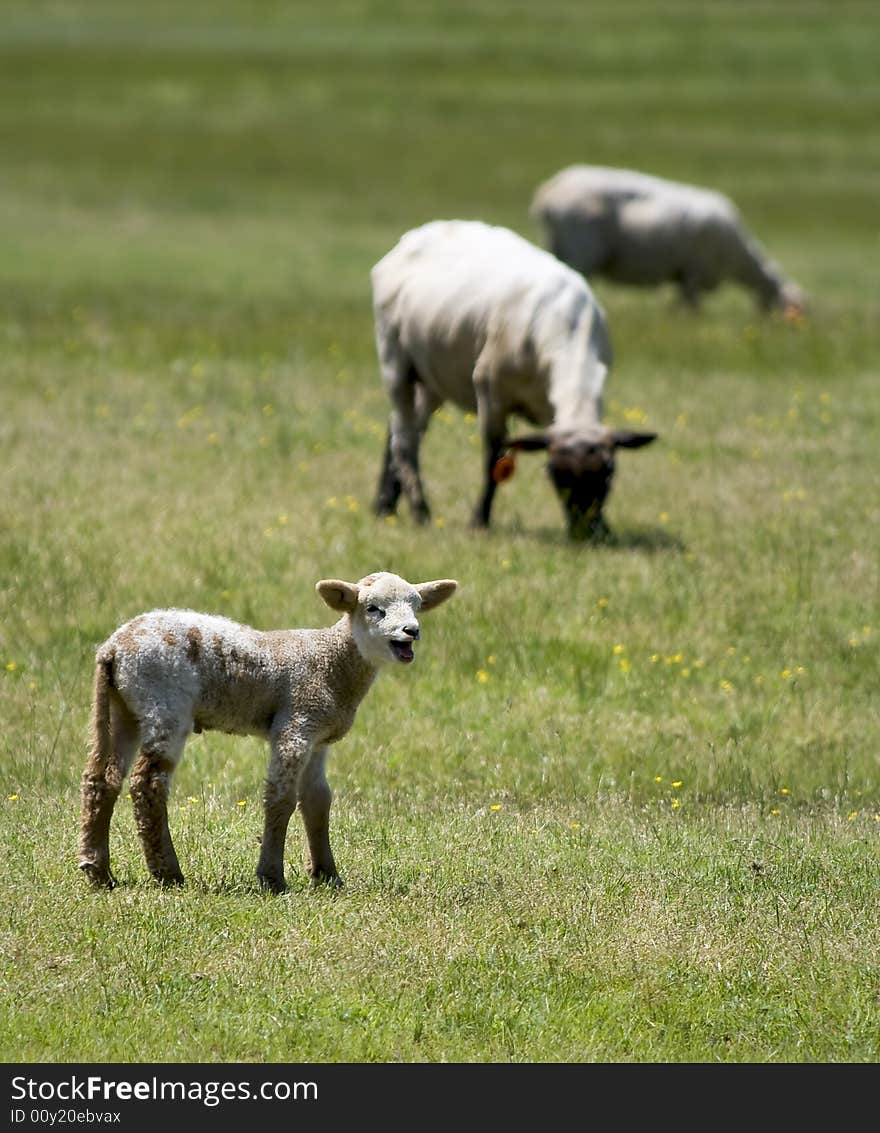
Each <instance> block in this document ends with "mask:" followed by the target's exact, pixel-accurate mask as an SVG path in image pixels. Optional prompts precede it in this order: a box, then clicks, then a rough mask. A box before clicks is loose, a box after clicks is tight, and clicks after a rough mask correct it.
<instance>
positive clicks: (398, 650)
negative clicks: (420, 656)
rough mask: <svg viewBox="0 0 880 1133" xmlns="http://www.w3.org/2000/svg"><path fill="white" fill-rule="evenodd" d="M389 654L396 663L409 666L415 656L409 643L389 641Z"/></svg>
mask: <svg viewBox="0 0 880 1133" xmlns="http://www.w3.org/2000/svg"><path fill="white" fill-rule="evenodd" d="M388 644H389V645H390V646H391V652H392V653H393V654H394V656H395V657H396V658H397V660H398V661H405V662H406V663H407V664H409V662H410V661H415V659H416V655H415V653H413V647H412V642H411V641H393V640H392V641H389V643H388Z"/></svg>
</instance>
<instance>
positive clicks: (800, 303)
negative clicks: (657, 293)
mask: <svg viewBox="0 0 880 1133" xmlns="http://www.w3.org/2000/svg"><path fill="white" fill-rule="evenodd" d="M531 215H532V217H533V218H534V219H536V220H537V221H538V222H539V223H540V224H541V225H542V226H543V229H544V233H545V238H546V243H547V247H548V248H549V249H550V250H551V251H552V252H553V254H554V255H555V256H558V257H559V259H560V260H562V261H564V262H565V263H567V264H569V265H570V266H571V267H573V268H575V269H576V270H577V271H579V272H581V273H582V274H583V275H585V276H586V277H587V278H588V279H593V278H596V277H603V278H605V279H609V280H612V281H614V282H617V283H629V284H638V285H643V286H650V285H653V284H660V283H666V282H671V283H675V284H677V285H678V288H679V291H680V293H681V296H682V298H683V300H684V301H685V302H686V303H687V304H689V305H690V306H692V307H694V308H696V307H698V306H699V303H700V297H701V295H702V294H703V293H704V292H708V291H712V290H714V289H715V288H716V287H717V286H718V285H719V284H720V283H723V282H724V281H725V280H730V281H732V282H735V283H739V284H741V285H742V286H743V287H745V288H746V289H748V290H749V291H751V292H752V294H753V295H754V297H755V300H756V302H757V304H758V306H759V307H760V308H761V309H762V310H770V309H772V308H780V309H782V310H784V311H785V312H786V313H787V314H789V315H795V314H797V313H800V312H801V311H802V310H803V308H804V306H805V303H806V296H805V294H804V292H803V291H802V290H801V288H800V287H798V285H797V284H795V283H792V282H791V281H790V280H787V279H786V278H785V277H784V276H783V274H782V272H781V271H780V269H779V267H778V266H777V265H776V264H774V263H773V262H772V261H771V260H769V259H768V258H767V256H766V255H765V253H764V251H763V250H762V248H761V246H760V245H759V244H758V242H757V240H755V238H754V237H753V236H752V235H751V234H750V233H749V232H748V230H747V229H746V227H745V225H744V224H743V221H742V219H741V217H740V215H739V213H738V211H737V209H736V207H735V205H734V204H733V202H732V201H730V200H729V199H728V198H727V197H725V196H723V195H722V194H721V193H716V192H713V191H711V190H709V189H700V188H697V187H696V186H693V185H683V184H679V183H678V182H675V181H665V180H663V179H662V178H660V177H652V176H650V175H648V174H645V173H635V172H633V171H631V170H629V169H608V168H605V167H604V166H600V165H571V166H569V167H567V168H566V169H562V170H560V172H559V173H557V174H556V175H555V176H553V177H551V178H550V179H549V180H548V181H546V182H544V184H543V185H540V186H539V187H538V189H537V191H536V192H535V195H534V198H533V200H532V206H531Z"/></svg>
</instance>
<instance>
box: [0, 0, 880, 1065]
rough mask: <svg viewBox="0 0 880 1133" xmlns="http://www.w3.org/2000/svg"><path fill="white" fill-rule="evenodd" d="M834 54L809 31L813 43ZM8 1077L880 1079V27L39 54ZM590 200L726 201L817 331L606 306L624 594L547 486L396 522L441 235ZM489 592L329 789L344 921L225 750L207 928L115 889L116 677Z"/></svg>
mask: <svg viewBox="0 0 880 1133" xmlns="http://www.w3.org/2000/svg"><path fill="white" fill-rule="evenodd" d="M795 11H796V15H795V14H794V13H795ZM0 21H2V35H0V250H2V254H0V341H2V350H0V394H2V414H0V438H2V452H3V463H4V468H3V491H2V493H0V531H2V537H0V721H2V734H0V846H2V851H3V860H4V863H5V872H6V879H7V886H8V893H9V895H8V898H7V900H6V901H4V902H3V904H2V907H0V965H2V969H0V970H2V973H3V981H4V991H3V994H2V996H0V1060H2V1061H5V1062H19V1061H22V1062H28V1061H34V1062H44V1061H45V1062H50V1061H54V1062H65V1061H83V1062H90V1061H98V1062H104V1061H107V1062H112V1061H117V1062H141V1061H168V1062H191V1061H192V1062H233V1061H245V1062H263V1061H265V1062H286V1061H306V1062H308V1061H312V1062H392V1061H402V1062H511V1061H514V1062H557V1061H571V1062H667V1063H668V1062H862V1063H864V1062H874V1061H877V1060H878V1058H880V919H878V893H880V853H878V840H880V761H878V755H880V713H878V685H880V652H878V642H880V608H878V581H880V562H878V550H880V545H878V542H880V541H878V530H880V493H878V486H880V476H878V471H880V464H878V452H880V286H878V270H877V265H878V253H880V246H878V233H880V229H878V222H877V201H878V198H880V135H878V133H877V128H876V127H877V122H878V121H880V72H878V71H877V66H876V44H877V42H878V37H880V9H878V7H877V5H876V4H874V3H870V2H864V3H860V2H848V0H842V2H840V3H831V2H827V3H819V2H816V3H803V4H798V5H796V6H795V5H792V4H789V3H786V2H785V0H778V2H775V3H774V2H770V3H750V2H746V3H716V4H704V3H702V2H697V0H676V2H672V3H662V4H652V3H638V2H630V0H615V2H613V3H611V2H608V3H595V4H594V3H591V4H581V3H577V2H575V0H570V2H569V0H556V2H548V3H540V4H538V3H535V4H525V3H502V2H501V0H481V2H478V3H457V2H453V3H448V2H441V0H431V2H422V3H417V4H405V3H392V2H378V0H377V2H370V0H364V2H358V3H355V2H353V0H352V2H348V3H330V4H326V3H322V4H318V3H313V2H303V3H299V2H298V3H293V4H287V5H285V4H279V3H269V2H265V3H260V4H245V3H244V2H243V0H220V2H218V3H214V4H211V5H202V4H197V3H195V2H192V3H182V4H180V3H175V4H171V3H168V2H159V3H154V4H150V5H136V4H134V3H131V2H128V0H126V2H123V3H119V2H116V3H110V2H109V0H107V2H99V0H68V2H65V3H43V2H33V3H27V4H26V3H23V2H22V3H14V2H7V3H4V4H3V6H2V15H0ZM572 161H590V162H596V163H601V164H609V165H621V166H632V167H636V168H641V169H645V170H648V171H651V172H654V173H658V174H660V175H662V176H669V177H673V178H676V179H679V180H687V181H694V182H696V183H700V184H706V185H711V186H714V187H716V188H719V189H721V190H723V191H725V192H728V193H729V194H730V195H731V196H733V198H734V199H735V200H736V201H737V203H738V204H739V205H740V207H741V209H742V211H743V213H744V215H745V217H746V219H747V221H748V222H749V224H750V226H751V228H752V229H753V231H754V232H755V233H756V234H757V235H758V237H759V238H760V239H761V240H762V242H763V243H764V244H765V245H766V246H767V247H768V249H769V250H770V252H771V254H772V255H773V256H774V258H776V259H777V260H778V261H779V262H780V263H781V264H782V265H783V266H784V268H785V269H786V270H787V272H788V273H789V274H790V275H791V276H793V277H794V278H795V279H796V280H797V281H798V282H799V283H801V284H802V286H804V287H805V288H806V289H807V290H808V292H809V293H810V294H811V296H812V297H813V305H812V309H811V313H810V316H809V318H808V319H806V320H805V321H803V322H801V323H796V324H792V323H788V322H785V321H784V320H782V319H775V318H770V319H760V318H758V317H757V316H756V315H755V313H754V311H753V309H752V305H751V303H750V302H749V300H748V299H747V297H746V296H744V295H743V294H740V293H738V292H737V291H735V290H734V289H732V288H723V289H721V290H719V291H718V292H717V293H716V294H715V295H713V296H712V297H711V298H710V299H709V300H708V301H707V303H706V306H705V310H704V311H703V313H702V314H700V315H699V316H696V317H695V316H693V315H691V314H688V313H687V312H684V311H682V310H680V309H679V308H677V307H676V305H675V304H674V302H673V296H672V294H671V293H670V292H668V291H667V290H665V289H660V290H659V291H655V292H643V293H642V292H635V291H628V290H625V289H622V288H613V287H611V286H607V285H601V284H598V283H597V284H596V286H595V290H596V292H597V294H598V296H599V298H600V299H601V300H602V302H603V304H604V305H605V307H606V310H607V312H608V317H609V322H610V328H611V333H612V337H613V340H614V346H615V366H614V370H613V373H612V375H611V377H610V380H609V384H608V387H607V393H608V397H607V417H608V420H609V422H610V423H611V424H618V425H623V424H625V423H637V425H638V427H643V428H650V429H653V430H656V431H657V432H658V433H659V435H660V439H659V440H658V441H657V442H656V443H655V444H654V445H652V446H650V447H648V448H645V449H643V450H640V451H638V452H623V453H622V454H621V456H620V459H619V467H618V474H617V478H616V481H615V486H614V491H613V493H612V496H611V498H610V501H609V506H608V511H607V515H608V519H609V522H610V523H611V525H612V527H613V529H614V532H615V535H616V538H615V540H614V542H612V543H611V544H609V545H604V546H598V547H586V548H585V547H575V546H571V545H569V544H568V543H567V541H566V539H565V535H564V529H563V521H562V513H561V510H560V508H559V506H558V504H557V502H556V500H555V497H554V496H553V494H552V490H551V487H550V485H549V483H548V481H547V478H546V476H545V474H544V471H543V468H542V463H541V458H540V457H539V456H535V457H533V458H531V459H528V458H527V457H523V458H522V459H521V460H520V463H519V468H518V471H517V475H516V477H515V478H514V479H513V480H512V481H511V482H510V483H509V484H506V485H505V486H504V487H503V489H502V490H501V491H500V492H499V496H498V499H497V502H496V509H495V515H494V523H495V525H494V529H493V530H492V532H491V533H490V534H488V535H476V534H474V533H473V532H471V531H469V530H468V528H467V520H468V516H469V513H470V509H471V506H472V504H473V502H474V500H475V498H476V494H477V491H478V487H479V467H480V460H479V448H478V444H477V436H476V429H475V424H474V422H473V420H471V419H470V418H468V417H467V416H465V415H464V414H462V413H460V412H459V411H457V410H453V409H449V410H443V411H441V413H440V414H438V417H437V419H436V420H435V422H434V424H433V425H432V428H431V430H430V432H429V434H428V437H427V440H426V444H425V449H424V453H423V467H424V470H425V478H426V484H427V488H428V491H429V493H430V499H431V503H432V506H433V512H434V515H435V517H436V518H435V521H434V524H433V525H432V526H431V527H429V528H427V529H420V528H416V527H414V526H413V525H412V524H411V523H410V521H409V517H408V515H407V514H406V512H405V511H404V510H402V511H401V514H400V516H399V517H398V518H397V520H396V522H384V521H382V522H380V521H378V520H377V519H375V518H374V517H373V516H372V514H371V510H370V505H371V499H372V495H373V490H374V486H375V483H376V480H377V477H378V471H379V462H380V456H381V448H382V443H383V438H384V430H385V417H386V403H385V399H384V394H383V392H382V390H381V388H380V384H379V379H378V370H377V365H376V360H375V351H374V344H373V330H372V322H371V312H370V302H369V289H368V273H369V268H370V266H371V265H372V263H373V262H374V261H375V260H376V259H378V258H379V257H380V256H381V255H382V254H384V252H385V251H387V249H388V248H389V247H390V246H391V245H392V244H393V243H394V242H395V241H396V239H397V237H398V236H399V235H400V234H401V233H402V232H403V231H404V230H405V229H407V228H409V227H411V226H412V225H414V224H418V223H421V222H423V221H425V220H429V219H433V218H436V217H443V216H461V217H479V218H482V219H485V220H489V221H492V222H498V223H502V224H506V225H509V226H511V227H513V228H514V229H516V230H517V231H519V232H521V233H522V234H523V235H525V236H528V237H530V238H532V239H535V240H537V239H539V234H538V233H537V231H536V230H534V229H533V227H532V225H531V222H530V221H529V218H528V213H527V210H528V203H529V199H530V196H531V193H532V191H533V189H534V187H535V186H536V185H537V184H538V183H539V182H540V181H541V180H543V179H544V178H545V177H547V176H548V175H549V174H551V173H553V172H554V171H555V170H556V169H558V168H560V167H562V166H563V165H566V164H569V163H570V162H572ZM373 569H388V570H393V571H395V572H397V573H400V574H403V575H405V576H406V577H408V578H411V579H413V580H415V581H421V580H423V579H428V578H437V577H455V578H457V579H459V580H460V583H461V587H460V591H459V593H458V595H457V596H456V597H455V599H454V600H453V601H452V602H451V603H449V604H448V605H446V606H444V607H443V608H441V609H440V610H438V611H437V612H436V613H432V614H430V615H428V616H427V617H426V618H425V621H424V626H423V630H424V633H423V637H424V640H423V642H422V643H421V646H420V655H419V658H418V660H417V663H416V665H415V666H414V667H413V668H412V669H409V670H407V671H405V672H395V673H393V674H389V675H387V676H385V677H383V678H382V679H381V680H380V681H379V682H378V683H377V685H376V687H375V688H374V690H373V691H372V692H371V693H370V695H369V696H368V697H367V699H366V701H365V702H364V705H363V707H362V708H361V710H360V713H359V715H358V718H357V721H356V723H355V726H354V728H353V730H352V732H351V733H350V734H349V736H347V737H346V739H345V740H344V741H343V742H342V743H341V744H340V745H339V746H338V747H336V748H334V749H333V752H332V756H331V760H330V781H331V785H332V787H333V789H334V792H335V801H334V806H333V815H332V820H331V837H332V839H333V845H334V850H335V853H336V858H337V861H338V863H339V866H340V869H341V872H342V874H343V876H344V879H345V886H344V888H343V889H342V890H341V891H339V892H338V893H331V892H327V891H325V890H321V889H317V890H316V889H312V888H310V887H309V885H308V884H307V880H306V878H305V877H304V875H303V873H302V870H301V868H300V861H301V853H302V837H301V824H300V823H299V819H298V816H294V821H293V823H292V824H291V831H290V835H289V841H288V855H287V856H288V877H289V880H290V882H291V892H290V893H289V894H288V895H286V896H285V897H282V898H278V899H271V898H267V897H264V896H262V895H261V894H260V893H259V892H258V889H257V884H256V879H255V877H254V868H255V865H256V858H257V853H258V848H259V847H258V841H259V837H260V831H261V821H260V800H261V790H262V779H263V774H264V770H265V763H266V752H265V750H264V748H263V746H262V745H261V744H260V743H258V742H257V741H256V740H248V739H235V738H232V737H226V736H222V735H217V734H213V733H206V734H203V735H200V736H197V737H193V739H192V740H191V741H190V743H189V745H188V749H187V754H186V756H185V758H184V761H183V763H182V765H181V768H180V770H179V772H178V776H177V779H176V783H175V788H174V793H173V797H172V805H171V825H172V832H173V835H174V837H175V841H176V844H177V848H178V852H179V856H180V859H181V865H182V867H183V871H184V873H185V874H186V877H187V884H186V886H185V887H184V888H183V889H182V890H181V891H180V892H173V893H166V892H162V891H159V890H157V889H156V888H154V887H153V886H152V885H151V883H150V882H149V881H148V879H147V873H146V869H145V866H144V863H143V859H142V856H141V853H140V849H139V847H138V844H137V841H136V837H135V832H134V823H133V818H132V814H131V804H130V801H129V800H128V799H127V798H125V797H123V798H122V799H121V800H120V804H119V806H118V808H117V814H116V816H115V825H114V828H113V831H112V835H111V848H112V853H113V863H114V869H115V872H116V874H117V876H118V877H119V879H120V882H121V884H120V887H119V888H118V889H117V890H115V891H114V892H112V893H109V894H98V895H95V894H93V893H91V892H89V891H88V890H87V888H86V886H85V884H84V881H83V879H82V877H81V876H80V875H79V872H78V870H77V869H76V862H75V857H76V854H75V850H76V836H77V826H78V819H79V803H78V790H79V777H80V774H81V772H82V768H83V765H84V761H85V754H86V737H87V729H88V713H89V698H90V693H91V681H92V667H93V659H94V650H95V646H96V645H97V644H98V642H100V641H101V640H103V639H104V638H105V637H106V636H107V635H108V634H109V633H110V632H111V631H112V630H113V629H114V628H115V627H116V626H117V625H119V624H120V623H121V622H122V621H124V620H126V619H128V618H129V617H132V616H133V615H134V614H136V613H139V612H141V611H142V610H146V609H150V608H152V607H154V606H189V607H194V608H197V609H202V610H207V611H212V612H215V613H221V614H225V615H227V616H229V617H232V618H236V619H239V620H242V621H246V622H249V623H251V624H254V625H257V626H259V627H261V628H270V627H280V626H298V625H302V626H306V625H323V624H328V623H329V621H330V620H331V619H332V615H331V614H330V613H329V611H328V610H327V609H326V608H325V607H324V606H323V605H322V604H321V602H320V601H319V599H318V598H317V596H316V595H315V593H314V583H315V581H316V580H317V579H319V578H322V577H328V576H331V577H343V578H350V579H357V578H359V577H361V576H362V575H364V574H366V573H368V572H369V571H371V570H373Z"/></svg>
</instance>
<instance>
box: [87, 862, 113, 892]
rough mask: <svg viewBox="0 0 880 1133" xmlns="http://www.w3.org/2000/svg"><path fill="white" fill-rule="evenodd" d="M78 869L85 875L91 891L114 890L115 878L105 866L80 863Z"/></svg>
mask: <svg viewBox="0 0 880 1133" xmlns="http://www.w3.org/2000/svg"><path fill="white" fill-rule="evenodd" d="M79 868H80V869H81V870H82V871H83V873H84V874H85V875H86V877H87V879H88V882H89V885H91V887H92V888H93V889H115V888H116V878H115V877H114V876H113V874H112V873H111V872H110V870H109V868H108V867H107V866H99V865H96V864H95V863H94V862H80V863H79Z"/></svg>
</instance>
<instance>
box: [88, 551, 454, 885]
mask: <svg viewBox="0 0 880 1133" xmlns="http://www.w3.org/2000/svg"><path fill="white" fill-rule="evenodd" d="M457 585H458V584H457V583H456V582H455V581H454V580H452V579H439V580H436V581H433V582H422V583H418V584H412V583H409V582H407V581H406V580H405V579H403V578H401V577H400V576H399V575H396V574H390V573H388V572H385V571H380V572H378V573H375V574H370V575H367V576H366V577H365V578H362V579H361V580H360V581H359V582H356V583H352V582H343V581H341V580H339V579H322V580H321V581H320V582H318V583H317V585H316V590H317V592H318V594H319V595H320V596H321V598H322V599H323V600H324V602H326V604H327V605H328V606H329V607H330V608H331V609H333V610H337V611H339V612H340V613H341V615H342V616H341V617H340V618H339V620H338V621H337V622H336V623H335V624H334V625H332V626H329V627H327V628H324V629H288V630H270V631H262V630H257V629H253V628H252V627H250V626H246V625H241V624H239V623H238V622H233V621H230V620H229V619H228V618H223V617H217V616H215V615H212V614H202V613H196V612H195V611H193V610H173V609H172V610H153V611H151V612H149V613H145V614H141V615H140V616H139V617H136V618H133V619H132V620H131V621H129V622H126V623H125V624H124V625H122V626H120V627H119V629H117V630H116V631H115V633H113V634H112V635H111V636H110V637H109V638H108V639H107V640H106V641H105V642H104V643H103V645H101V646H100V647H99V648H98V650H97V654H96V665H95V692H94V702H93V706H92V737H91V748H90V753H89V758H88V762H87V765H86V769H85V771H84V773H83V777H82V821H81V828H80V839H79V865H80V868H81V869H82V870H83V871H84V872H85V873H86V875H87V876H88V877H89V879H90V881H91V882H92V883H93V884H94V885H96V886H105V887H109V888H112V886H113V885H114V879H113V875H112V874H111V872H110V846H109V831H110V820H111V817H112V815H113V808H114V806H115V803H116V799H117V797H118V795H119V792H120V790H121V787H122V783H123V781H124V779H125V777H126V775H127V774H128V772H129V770H131V798H132V804H133V808H134V816H135V822H136V824H137V830H138V835H139V837H140V840H141V845H142V847H143V851H144V855H145V857H146V861H147V867H148V869H149V871H150V873H151V874H152V876H153V877H154V878H155V879H156V880H157V881H158V882H160V883H161V884H162V885H179V884H181V883H182V882H183V874H182V873H181V870H180V865H179V863H178V860H177V854H176V852H175V849H174V845H173V843H172V840H171V834H170V831H169V828H168V811H167V800H168V793H169V789H170V785H171V778H172V775H173V773H174V770H175V768H176V767H177V765H178V763H179V761H180V758H181V755H182V754H183V748H184V744H185V743H186V740H187V738H188V737H189V736H190V734H191V733H193V732H201V731H209V730H217V731H222V732H229V733H233V734H237V735H256V736H260V737H262V738H263V739H266V740H268V741H269V743H270V745H271V756H270V760H269V768H268V772H267V776H266V786H265V794H264V810H265V825H264V832H263V841H262V848H261V852H260V859H259V864H258V866H257V876H258V877H259V880H260V883H261V885H262V886H263V887H264V888H266V889H269V890H271V891H273V892H276V893H279V892H282V891H283V890H284V889H285V888H286V884H285V880H284V844H285V839H286V836H287V827H288V823H289V821H290V818H291V815H292V814H293V812H294V810H295V809H296V807H297V806H298V807H299V809H300V811H301V813H302V817H303V822H304V825H305V831H306V838H307V841H308V849H309V864H308V872H309V873H310V875H311V877H312V878H313V879H314V880H315V881H330V882H336V883H338V873H337V869H336V863H335V861H334V859H333V853H332V851H331V849H330V837H329V819H330V802H331V792H330V788H329V786H328V784H327V778H326V773H325V766H326V761H327V748H328V746H329V745H330V744H333V743H336V742H337V741H338V740H340V739H342V737H343V736H344V735H345V734H346V732H348V730H349V729H350V728H351V726H352V723H353V722H354V717H355V713H356V711H357V708H358V705H359V704H360V702H361V701H362V700H363V698H364V696H365V695H366V693H367V690H368V689H369V688H370V686H371V684H372V683H373V681H374V679H375V677H376V675H377V673H378V672H379V670H380V669H382V668H386V667H388V666H389V665H396V664H402V665H408V664H411V663H412V661H413V660H414V658H415V654H414V651H413V643H414V642H415V641H417V640H418V638H419V634H420V628H419V615H420V614H422V613H425V612H426V611H428V610H432V609H434V607H435V606H439V605H440V603H441V602H445V601H446V599H447V598H450V597H451V596H452V594H453V593H454V592H455V590H456V587H457Z"/></svg>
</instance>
